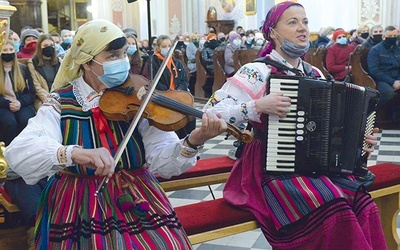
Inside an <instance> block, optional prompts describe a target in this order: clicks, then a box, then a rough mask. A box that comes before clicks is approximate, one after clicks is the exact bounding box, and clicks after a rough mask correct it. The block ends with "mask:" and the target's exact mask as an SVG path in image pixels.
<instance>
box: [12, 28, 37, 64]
mask: <svg viewBox="0 0 400 250" xmlns="http://www.w3.org/2000/svg"><path fill="white" fill-rule="evenodd" d="M39 36H40V34H39V32H38V31H37V30H35V29H26V30H24V31H23V32H22V33H21V44H22V48H21V49H20V51H19V52H18V53H17V56H18V58H32V56H33V55H34V54H35V51H36V44H37V39H38V38H39Z"/></svg>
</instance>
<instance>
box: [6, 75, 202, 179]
mask: <svg viewBox="0 0 400 250" xmlns="http://www.w3.org/2000/svg"><path fill="white" fill-rule="evenodd" d="M72 85H73V92H74V95H75V96H76V98H77V101H78V103H79V104H80V105H81V106H82V107H83V109H84V110H88V109H91V108H94V107H98V105H99V100H100V97H101V94H102V93H96V92H95V91H94V90H93V89H92V88H91V87H90V86H89V85H88V84H86V83H85V82H84V80H83V78H82V77H80V78H78V79H76V80H75V81H73V82H72ZM60 121H61V116H60V113H59V111H57V109H56V108H54V107H53V106H51V105H43V106H42V107H41V108H40V109H39V110H38V112H37V114H36V116H35V117H33V118H31V119H30V120H29V122H28V125H27V126H26V128H25V129H24V130H23V131H22V132H21V133H20V134H19V135H18V136H17V137H16V138H15V139H14V140H13V141H12V142H11V143H10V145H9V146H7V148H6V151H5V153H4V155H5V157H6V160H7V163H8V165H9V167H10V168H11V169H12V170H13V171H15V172H16V173H17V174H19V175H20V176H22V178H23V179H24V180H25V182H26V183H27V184H30V185H33V184H35V183H37V182H38V181H39V180H40V179H42V178H44V177H46V176H52V175H53V174H55V173H57V172H58V171H60V170H62V169H64V168H66V167H68V166H72V165H74V164H73V163H72V159H71V151H72V148H73V146H78V145H68V146H67V150H66V156H67V159H66V162H65V163H60V161H59V159H58V157H57V151H58V149H59V148H60V147H64V145H62V144H61V142H62V134H61V126H60ZM138 129H139V133H140V134H141V135H142V137H143V144H144V148H145V158H146V162H147V166H148V169H149V171H150V172H151V173H153V174H157V175H159V176H161V177H163V178H171V177H172V176H174V175H180V174H181V173H183V172H185V171H186V170H188V169H189V168H191V167H192V166H194V165H195V164H196V159H197V158H196V156H194V157H190V158H187V157H184V156H182V155H181V149H182V143H183V140H179V138H178V136H177V135H176V133H175V132H165V131H161V130H159V129H157V128H156V127H153V126H150V125H149V123H148V121H147V120H146V119H142V121H141V122H140V123H139V124H138Z"/></svg>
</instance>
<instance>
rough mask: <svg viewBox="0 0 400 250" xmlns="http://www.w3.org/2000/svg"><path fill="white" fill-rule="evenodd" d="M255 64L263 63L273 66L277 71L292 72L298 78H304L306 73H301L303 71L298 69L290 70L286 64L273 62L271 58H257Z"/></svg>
mask: <svg viewBox="0 0 400 250" xmlns="http://www.w3.org/2000/svg"><path fill="white" fill-rule="evenodd" d="M253 62H262V63H265V64H267V65H271V66H273V67H275V68H276V69H277V70H280V71H290V72H293V73H294V74H295V75H297V76H304V73H303V72H301V70H299V69H296V68H289V67H288V66H286V65H284V64H282V63H280V62H277V61H275V60H272V59H271V58H269V57H267V56H265V57H260V58H257V59H256V60H254V61H253Z"/></svg>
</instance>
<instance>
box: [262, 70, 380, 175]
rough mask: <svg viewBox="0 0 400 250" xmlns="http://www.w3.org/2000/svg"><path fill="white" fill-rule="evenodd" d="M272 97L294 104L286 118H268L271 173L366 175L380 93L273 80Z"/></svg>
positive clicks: (304, 80) (321, 82) (305, 81)
mask: <svg viewBox="0 0 400 250" xmlns="http://www.w3.org/2000/svg"><path fill="white" fill-rule="evenodd" d="M268 80H269V83H270V84H269V93H283V94H284V95H285V96H288V97H290V98H291V100H292V101H291V106H290V108H289V109H290V112H289V113H288V115H287V116H286V117H285V118H280V117H278V116H275V115H269V116H267V130H266V131H267V138H266V158H265V159H266V164H265V169H264V171H266V172H283V173H284V172H286V173H288V172H289V173H290V172H292V173H299V174H304V175H320V174H324V175H343V174H344V175H349V174H354V175H365V174H366V173H367V171H368V170H367V157H368V154H367V153H366V152H364V151H363V148H366V147H371V145H369V144H367V143H366V142H365V136H366V135H369V134H371V133H372V130H373V128H374V122H375V117H376V105H377V102H378V100H379V92H378V91H376V90H374V89H371V88H365V87H361V86H358V85H355V84H351V83H346V82H334V81H327V80H317V79H313V78H307V77H299V76H286V75H271V76H270V78H269V79H268Z"/></svg>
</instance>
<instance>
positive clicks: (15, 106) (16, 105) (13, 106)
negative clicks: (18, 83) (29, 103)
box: [10, 100, 21, 112]
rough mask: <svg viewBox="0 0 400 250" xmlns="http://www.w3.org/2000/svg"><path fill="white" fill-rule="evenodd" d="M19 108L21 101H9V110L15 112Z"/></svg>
mask: <svg viewBox="0 0 400 250" xmlns="http://www.w3.org/2000/svg"><path fill="white" fill-rule="evenodd" d="M20 108H21V103H20V102H19V101H18V100H14V101H12V102H10V111H11V112H17V111H18V110H20Z"/></svg>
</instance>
